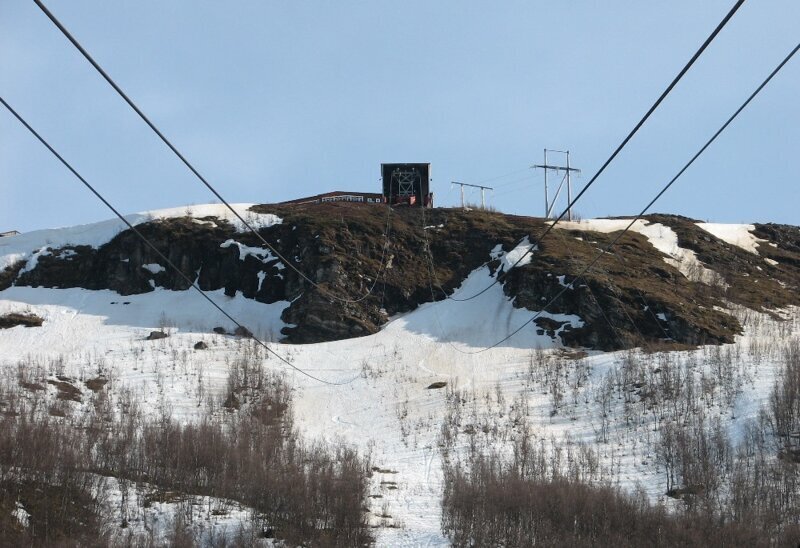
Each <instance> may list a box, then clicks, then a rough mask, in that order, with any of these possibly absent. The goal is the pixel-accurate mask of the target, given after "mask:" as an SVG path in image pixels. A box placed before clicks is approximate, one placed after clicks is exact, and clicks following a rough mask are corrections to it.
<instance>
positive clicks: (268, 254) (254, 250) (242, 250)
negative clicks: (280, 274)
mask: <svg viewBox="0 0 800 548" xmlns="http://www.w3.org/2000/svg"><path fill="white" fill-rule="evenodd" d="M234 245H235V246H236V247H238V248H239V260H240V261H243V260H245V259H246V258H247V256H248V255H252V256H253V257H255V258H256V259H258V260H259V261H261V262H262V263H268V262H269V261H275V260H277V257H275V256H274V255H273V254H272V251H270V250H269V249H264V248H263V247H253V246H249V245H244V244H241V243H239V242H237V241H236V240H225V241H224V242H222V243H221V244H219V246H220V247H222V248H225V249H227V248H229V247H231V246H234ZM278 264H279V265H280V266H279V267H278V268H279V269H283V268H284V266H283V263H278ZM276 266H278V265H276Z"/></svg>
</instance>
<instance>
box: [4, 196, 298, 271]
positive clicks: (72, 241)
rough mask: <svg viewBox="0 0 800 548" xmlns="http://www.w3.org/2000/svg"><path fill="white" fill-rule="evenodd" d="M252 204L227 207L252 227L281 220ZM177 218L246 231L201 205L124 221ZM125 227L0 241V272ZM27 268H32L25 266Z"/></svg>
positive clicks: (224, 211) (106, 224) (113, 224)
mask: <svg viewBox="0 0 800 548" xmlns="http://www.w3.org/2000/svg"><path fill="white" fill-rule="evenodd" d="M253 205H254V204H231V207H232V208H233V209H234V210H235V211H236V212H237V213H238V214H239V215H240V216H241V217H242V218H243V219H244V220H245V221H247V224H249V225H250V226H252V227H253V228H263V227H268V226H272V225H275V224H280V223H281V222H282V220H281V218H280V217H278V216H276V215H272V214H269V213H263V214H262V213H253V212H252V211H249V209H250V207H252V206H253ZM177 217H194V218H195V222H198V223H213V222H214V221H213V220H210V219H206V218H208V217H214V218H216V219H220V220H225V221H228V222H229V223H231V224H232V225H233V226H234V228H235V229H236V230H237V231H239V232H244V231H245V230H247V228H246V227H245V226H244V224H243V223H242V222H241V221H240V220H239V219H238V218H237V217H236V216H235V215H234V214H233V213H232V212H231V211H230V210H229V209H228V208H227V207H225V206H224V205H222V204H203V205H193V206H186V207H173V208H169V209H156V210H153V211H146V212H142V213H134V214H131V215H126V216H125V219H126V220H127V221H128V222H129V223H130V224H132V225H133V226H136V225H139V224H142V223H145V222H148V221H153V220H158V219H174V218H177ZM126 228H127V226H126V225H125V223H123V222H122V221H121V220H119V219H111V220H108V221H101V222H99V223H90V224H86V225H78V226H72V227H65V228H50V229H46V230H36V231H33V232H27V233H25V234H18V235H16V236H8V237H5V238H0V271H2V270H3V269H4V268H6V267H7V266H10V265H12V264H14V263H16V262H17V261H20V260H25V259H29V258H31V257H36V256H37V254H43V253H44V254H46V253H47V252H48V250H50V249H56V248H59V247H64V246H78V245H88V246H92V247H99V246H100V245H102V244H104V243H106V242H108V241H109V240H111V239H112V238H113V237H114V236H116V235H117V234H119V233H120V232H122V231H123V230H125V229H126ZM26 268H27V269H31V268H33V265H32V264H29V265H28V266H27V267H26Z"/></svg>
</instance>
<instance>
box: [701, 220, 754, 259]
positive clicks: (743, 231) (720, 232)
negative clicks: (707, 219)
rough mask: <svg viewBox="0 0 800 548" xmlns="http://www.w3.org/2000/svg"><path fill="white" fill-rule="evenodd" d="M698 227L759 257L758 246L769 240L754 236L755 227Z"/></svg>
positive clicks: (704, 224) (711, 225) (731, 225)
mask: <svg viewBox="0 0 800 548" xmlns="http://www.w3.org/2000/svg"><path fill="white" fill-rule="evenodd" d="M697 226H699V227H700V228H702V229H703V230H705V231H706V232H708V233H709V234H711V235H713V236H716V237H717V238H719V239H720V240H722V241H723V242H725V243H728V244H731V245H735V246H736V247H739V248H741V249H744V250H745V251H747V252H749V253H753V254H754V255H758V244H760V243H766V242H767V240H762V239H761V238H756V237H755V235H753V233H752V231H753V230H755V229H756V227H755V225H737V224H722V223H697Z"/></svg>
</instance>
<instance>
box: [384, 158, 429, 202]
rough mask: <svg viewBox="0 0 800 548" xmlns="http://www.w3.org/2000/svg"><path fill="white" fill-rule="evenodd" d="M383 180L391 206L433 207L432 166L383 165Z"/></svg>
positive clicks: (385, 194) (385, 192)
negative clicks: (431, 189)
mask: <svg viewBox="0 0 800 548" xmlns="http://www.w3.org/2000/svg"><path fill="white" fill-rule="evenodd" d="M381 179H382V180H383V195H384V196H386V199H387V200H388V202H389V203H390V204H408V205H418V206H423V207H433V193H432V192H431V191H430V187H431V165H430V164H381Z"/></svg>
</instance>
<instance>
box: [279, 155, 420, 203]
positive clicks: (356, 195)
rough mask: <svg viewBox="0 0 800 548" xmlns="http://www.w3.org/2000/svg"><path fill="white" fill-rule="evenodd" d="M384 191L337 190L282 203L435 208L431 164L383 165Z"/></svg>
mask: <svg viewBox="0 0 800 548" xmlns="http://www.w3.org/2000/svg"><path fill="white" fill-rule="evenodd" d="M381 180H382V181H383V192H382V193H377V192H357V191H356V192H353V191H343V190H335V191H333V192H326V193H324V194H317V195H316V196H307V197H305V198H297V199H295V200H288V201H285V202H281V203H282V204H321V203H326V202H355V203H360V204H386V203H388V204H390V205H393V206H394V205H408V206H418V207H433V192H431V191H430V187H431V165H430V164H381Z"/></svg>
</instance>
